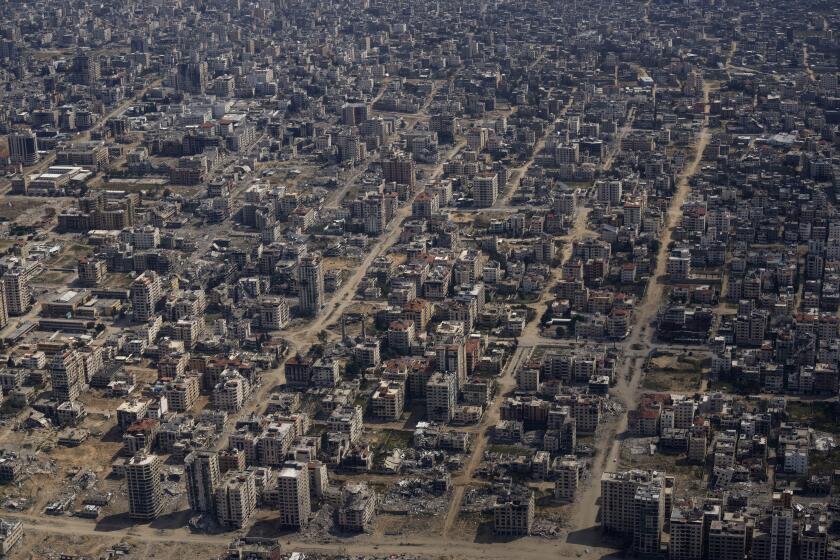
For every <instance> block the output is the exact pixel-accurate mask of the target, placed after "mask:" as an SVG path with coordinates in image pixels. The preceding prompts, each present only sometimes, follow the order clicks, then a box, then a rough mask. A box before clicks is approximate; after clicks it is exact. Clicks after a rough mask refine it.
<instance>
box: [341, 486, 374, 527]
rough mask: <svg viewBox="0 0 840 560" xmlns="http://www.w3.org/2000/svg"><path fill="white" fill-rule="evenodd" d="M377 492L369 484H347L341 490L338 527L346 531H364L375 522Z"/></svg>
mask: <svg viewBox="0 0 840 560" xmlns="http://www.w3.org/2000/svg"><path fill="white" fill-rule="evenodd" d="M375 510H376V492H374V491H373V490H372V489H371V488H370V487H369V486H368V485H367V484H364V483H359V484H346V485H345V486H344V488H342V489H341V502H340V504H339V507H338V526H339V527H341V528H342V529H344V530H345V531H364V530H365V529H367V528H368V527H369V526H370V524H371V522H372V521H373V515H374V512H375Z"/></svg>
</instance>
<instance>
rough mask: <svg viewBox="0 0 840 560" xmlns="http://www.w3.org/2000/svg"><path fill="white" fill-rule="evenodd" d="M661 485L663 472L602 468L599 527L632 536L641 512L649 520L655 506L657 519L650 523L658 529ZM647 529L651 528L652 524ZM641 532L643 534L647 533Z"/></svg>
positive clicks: (660, 515)
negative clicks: (604, 469)
mask: <svg viewBox="0 0 840 560" xmlns="http://www.w3.org/2000/svg"><path fill="white" fill-rule="evenodd" d="M640 489H641V492H640ZM664 489H665V479H664V476H663V475H662V473H659V472H656V471H642V470H631V471H625V472H605V473H604V474H603V475H602V476H601V528H602V530H603V531H604V532H605V533H612V534H617V535H622V536H626V537H632V536H633V535H634V533H635V532H636V529H637V527H640V525H639V519H640V518H641V517H642V515H643V516H644V518H645V519H646V520H648V521H650V522H651V523H653V519H652V518H653V514H654V513H656V512H655V510H656V508H657V507H658V508H659V512H658V515H659V521H658V523H655V524H654V525H656V526H657V529H656V531H661V528H662V519H661V517H662V514H663V511H664V510H663V508H662V506H663V498H664ZM657 492H658V495H657ZM637 495H638V496H639V500H638V503H637V499H636V497H637ZM648 502H651V503H648ZM656 504H659V505H658V506H657V505H656ZM648 506H651V507H650V508H649V507H648ZM649 529H651V530H652V527H650V528H649ZM643 536H644V537H645V538H647V537H648V536H649V535H647V534H646V535H643Z"/></svg>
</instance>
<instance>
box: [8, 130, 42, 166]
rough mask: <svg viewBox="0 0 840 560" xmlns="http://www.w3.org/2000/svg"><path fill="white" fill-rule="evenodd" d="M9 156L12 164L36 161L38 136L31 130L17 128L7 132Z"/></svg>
mask: <svg viewBox="0 0 840 560" xmlns="http://www.w3.org/2000/svg"><path fill="white" fill-rule="evenodd" d="M9 157H10V159H11V162H12V163H13V164H20V165H25V166H30V165H35V164H36V163H38V160H39V155H38V137H37V136H35V133H34V132H32V131H31V130H18V131H15V132H12V133H11V134H9Z"/></svg>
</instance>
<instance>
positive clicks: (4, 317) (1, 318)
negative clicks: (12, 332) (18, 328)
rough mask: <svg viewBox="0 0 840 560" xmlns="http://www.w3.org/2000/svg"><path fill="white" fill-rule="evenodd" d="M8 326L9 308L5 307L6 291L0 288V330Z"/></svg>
mask: <svg viewBox="0 0 840 560" xmlns="http://www.w3.org/2000/svg"><path fill="white" fill-rule="evenodd" d="M8 324H9V308H8V307H7V306H6V290H4V289H3V287H2V286H0V329H3V328H5V327H6V325H8Z"/></svg>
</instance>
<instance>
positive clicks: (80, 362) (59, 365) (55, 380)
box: [50, 350, 85, 402]
mask: <svg viewBox="0 0 840 560" xmlns="http://www.w3.org/2000/svg"><path fill="white" fill-rule="evenodd" d="M50 378H51V379H52V390H53V397H54V398H55V399H56V400H57V401H59V402H61V401H74V400H76V399H77V398H79V395H80V394H81V392H82V390H83V389H84V387H85V363H84V359H83V357H82V355H81V354H80V353H79V352H78V351H76V350H65V351H64V352H59V353H57V354H56V355H55V356H54V357H53V359H52V362H51V363H50Z"/></svg>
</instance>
